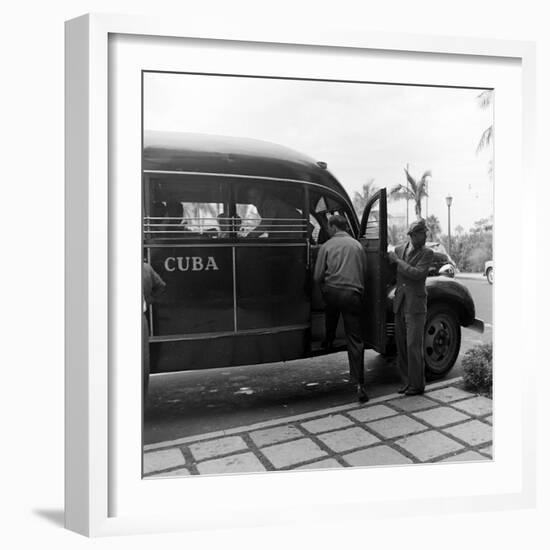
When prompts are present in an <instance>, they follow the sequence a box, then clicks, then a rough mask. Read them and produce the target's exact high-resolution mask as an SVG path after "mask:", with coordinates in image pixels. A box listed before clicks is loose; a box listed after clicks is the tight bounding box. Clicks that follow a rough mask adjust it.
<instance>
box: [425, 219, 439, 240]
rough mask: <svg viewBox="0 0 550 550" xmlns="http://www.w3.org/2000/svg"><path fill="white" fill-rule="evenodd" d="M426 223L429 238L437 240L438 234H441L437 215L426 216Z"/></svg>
mask: <svg viewBox="0 0 550 550" xmlns="http://www.w3.org/2000/svg"><path fill="white" fill-rule="evenodd" d="M426 225H427V226H428V231H429V234H430V240H432V241H437V240H439V235H440V234H441V224H440V223H439V219H438V218H437V216H434V215H433V214H432V215H431V216H428V217H427V218H426Z"/></svg>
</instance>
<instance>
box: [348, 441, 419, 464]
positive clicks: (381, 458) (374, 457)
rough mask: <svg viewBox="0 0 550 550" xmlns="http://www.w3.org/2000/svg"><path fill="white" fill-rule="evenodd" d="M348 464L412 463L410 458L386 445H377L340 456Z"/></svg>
mask: <svg viewBox="0 0 550 550" xmlns="http://www.w3.org/2000/svg"><path fill="white" fill-rule="evenodd" d="M342 458H343V459H344V460H345V461H346V462H347V463H348V464H349V465H350V466H389V465H392V464H412V460H411V459H410V458H408V457H406V456H405V455H403V454H401V453H400V452H398V451H396V450H395V449H392V448H391V447H388V446H387V445H377V446H376V447H371V448H369V449H364V450H363V451H355V452H354V453H350V454H347V455H344V456H343V457H342Z"/></svg>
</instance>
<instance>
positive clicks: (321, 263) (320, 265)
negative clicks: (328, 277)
mask: <svg viewBox="0 0 550 550" xmlns="http://www.w3.org/2000/svg"><path fill="white" fill-rule="evenodd" d="M326 263H327V251H326V247H325V246H324V245H323V246H321V248H319V254H318V255H317V261H316V262H315V269H314V270H313V280H314V281H315V282H316V283H319V284H321V283H322V282H323V281H324V280H325V268H326Z"/></svg>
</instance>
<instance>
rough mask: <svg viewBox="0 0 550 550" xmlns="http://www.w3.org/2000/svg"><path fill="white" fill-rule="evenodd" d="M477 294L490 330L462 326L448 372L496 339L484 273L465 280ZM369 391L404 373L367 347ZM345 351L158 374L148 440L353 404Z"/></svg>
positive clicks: (385, 389) (380, 391)
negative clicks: (459, 344) (457, 353)
mask: <svg viewBox="0 0 550 550" xmlns="http://www.w3.org/2000/svg"><path fill="white" fill-rule="evenodd" d="M460 280H461V282H462V283H464V284H465V285H466V286H467V287H468V288H469V289H470V292H471V293H472V296H473V298H474V303H475V304H476V315H477V317H478V318H480V319H483V320H484V321H485V322H486V330H485V333H484V334H479V333H476V332H474V331H472V330H469V329H464V328H463V329H462V347H461V352H460V356H459V359H458V361H457V364H456V365H455V367H454V368H453V369H452V370H451V372H450V373H449V374H448V375H447V377H448V378H453V377H455V376H460V374H461V372H462V367H461V357H462V356H463V355H464V353H465V352H466V351H467V350H468V349H470V348H471V347H472V346H474V345H476V344H478V343H481V342H491V341H492V332H493V327H492V316H493V307H492V288H493V287H492V286H491V285H489V284H488V283H487V281H486V280H485V279H483V278H481V277H478V278H461V279H460ZM365 366H366V383H367V387H368V391H369V396H371V397H378V396H382V395H387V394H390V393H393V392H395V391H396V389H397V388H398V386H399V385H400V379H399V374H398V372H397V367H396V366H395V364H394V361H393V360H388V359H385V358H383V357H381V356H379V355H378V354H377V353H375V352H373V351H370V350H369V351H367V352H366V353H365ZM354 398H355V390H354V388H353V386H352V385H351V384H350V383H349V371H348V362H347V355H346V353H345V352H342V353H335V354H332V355H329V356H323V357H316V358H311V359H300V360H297V361H288V362H286V363H282V362H281V363H273V364H268V365H252V366H246V367H232V368H227V369H212V370H206V371H194V372H185V373H176V374H159V375H154V376H152V377H151V382H150V387H149V397H148V402H147V407H146V413H145V424H144V443H145V444H149V443H156V442H160V441H167V440H172V439H177V438H180V437H186V436H190V435H196V434H199V433H205V432H210V431H216V430H221V429H228V428H232V427H236V426H242V425H244V424H252V423H255V422H262V421H264V420H269V419H274V418H281V417H284V416H290V415H294V414H301V413H305V412H309V411H314V410H317V409H322V408H325V407H331V406H336V405H341V404H344V403H349V402H350V400H353V399H354Z"/></svg>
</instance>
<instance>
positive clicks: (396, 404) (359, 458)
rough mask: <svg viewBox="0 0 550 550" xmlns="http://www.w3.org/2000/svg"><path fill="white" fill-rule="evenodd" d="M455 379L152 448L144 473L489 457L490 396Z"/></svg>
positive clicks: (170, 474) (148, 475)
mask: <svg viewBox="0 0 550 550" xmlns="http://www.w3.org/2000/svg"><path fill="white" fill-rule="evenodd" d="M457 380H458V379H455V380H453V381H447V382H445V383H441V382H438V383H435V384H433V385H431V388H432V389H431V390H430V389H429V387H430V386H428V388H427V393H426V394H425V395H424V396H406V397H403V396H399V395H398V394H392V395H390V396H385V397H380V398H376V399H373V400H372V401H371V402H369V403H367V404H364V405H358V404H357V403H356V402H352V403H350V404H348V405H341V406H339V407H331V408H328V409H324V410H319V411H312V412H308V413H304V414H302V415H294V416H289V417H287V418H281V419H273V420H270V421H266V422H260V423H256V424H253V425H251V426H242V427H240V428H231V429H228V430H220V431H218V432H210V433H207V434H198V435H197V436H192V437H191V436H190V437H186V438H181V439H179V440H176V441H173V442H163V443H160V444H156V445H152V446H146V447H145V451H146V452H145V453H144V456H143V461H144V476H145V477H146V478H152V477H164V478H166V477H177V476H189V475H196V474H232V473H252V472H262V471H266V470H281V469H284V470H289V469H294V470H308V469H309V470H311V469H327V468H342V467H349V466H384V465H398V464H411V463H417V462H438V461H439V462H465V461H480V460H485V461H486V460H491V458H492V455H493V449H492V432H493V428H492V400H491V399H489V398H486V397H482V396H478V395H475V394H473V393H468V392H465V391H464V390H462V389H461V388H458V387H456V384H457V383H458V382H457ZM445 384H446V385H445ZM453 384H454V385H453ZM472 417H474V418H472Z"/></svg>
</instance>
